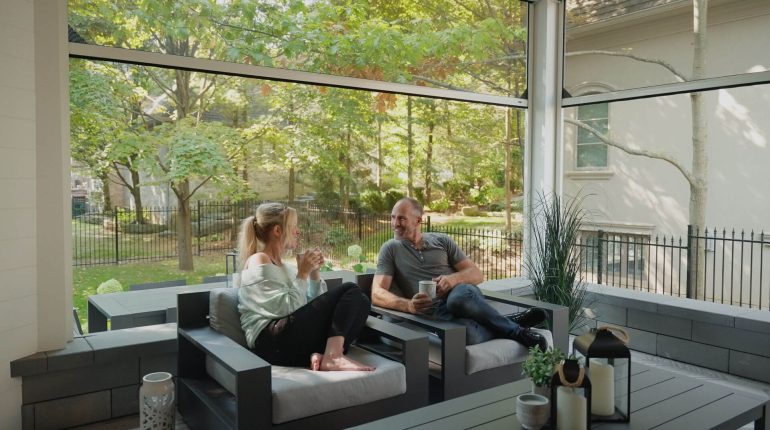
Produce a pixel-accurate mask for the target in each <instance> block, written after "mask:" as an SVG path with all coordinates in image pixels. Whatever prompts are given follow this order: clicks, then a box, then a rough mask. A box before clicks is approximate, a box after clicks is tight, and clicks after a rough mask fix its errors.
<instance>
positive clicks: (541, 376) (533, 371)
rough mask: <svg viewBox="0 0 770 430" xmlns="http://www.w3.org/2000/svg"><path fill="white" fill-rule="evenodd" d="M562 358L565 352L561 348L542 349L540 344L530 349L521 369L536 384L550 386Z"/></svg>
mask: <svg viewBox="0 0 770 430" xmlns="http://www.w3.org/2000/svg"><path fill="white" fill-rule="evenodd" d="M562 360H564V353H563V352H561V350H560V349H559V348H548V350H546V351H542V350H540V347H539V346H533V347H532V348H530V349H529V355H528V356H527V360H526V361H525V362H524V363H523V364H522V365H521V370H522V372H523V373H524V375H526V376H529V377H530V378H531V379H532V383H533V384H535V385H536V386H538V387H548V386H550V385H551V377H552V376H553V372H554V368H555V367H556V365H557V364H559V363H561V361H562Z"/></svg>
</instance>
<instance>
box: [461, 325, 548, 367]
mask: <svg viewBox="0 0 770 430" xmlns="http://www.w3.org/2000/svg"><path fill="white" fill-rule="evenodd" d="M530 330H532V331H536V332H538V333H540V334H542V335H543V337H545V340H547V341H548V345H549V346H551V347H553V336H552V335H551V332H550V331H548V330H543V329H538V328H533V329H530ZM528 354H529V351H527V348H526V347H525V346H524V345H522V344H520V343H519V342H516V341H513V340H508V339H492V340H490V341H488V342H483V343H479V344H476V345H470V346H466V347H465V373H466V374H468V375H470V374H472V373H476V372H480V371H482V370H486V369H492V368H494V367H500V366H504V365H506V364H513V363H520V362H522V361H524V360H526V359H527V355H528Z"/></svg>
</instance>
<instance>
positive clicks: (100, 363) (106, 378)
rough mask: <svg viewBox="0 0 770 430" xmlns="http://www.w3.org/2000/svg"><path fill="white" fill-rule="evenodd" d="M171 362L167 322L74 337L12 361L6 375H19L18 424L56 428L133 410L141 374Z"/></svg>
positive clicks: (173, 353)
mask: <svg viewBox="0 0 770 430" xmlns="http://www.w3.org/2000/svg"><path fill="white" fill-rule="evenodd" d="M176 367H177V342H176V324H174V323H171V324H161V325H155V326H146V327H136V328H129V329H124V330H115V331H107V332H100V333H94V334H88V335H85V336H80V337H75V338H74V339H73V340H72V342H69V343H68V344H67V346H66V347H65V348H64V349H60V350H56V351H47V352H39V353H36V354H33V355H30V356H27V357H24V358H21V359H18V360H14V361H12V362H11V377H21V378H22V407H21V413H22V427H23V428H24V429H54V428H57V429H58V428H63V427H70V426H76V425H83V424H88V423H93V422H97V421H103V420H108V419H112V418H116V417H121V416H126V415H134V414H138V413H139V386H140V385H141V380H142V376H143V375H146V374H148V373H151V372H159V371H163V372H169V373H171V374H172V375H176V373H177V372H176Z"/></svg>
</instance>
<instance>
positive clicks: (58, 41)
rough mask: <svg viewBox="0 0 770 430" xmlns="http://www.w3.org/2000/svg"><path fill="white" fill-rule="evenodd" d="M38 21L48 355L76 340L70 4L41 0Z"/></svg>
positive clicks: (39, 199)
mask: <svg viewBox="0 0 770 430" xmlns="http://www.w3.org/2000/svg"><path fill="white" fill-rule="evenodd" d="M34 21H35V64H36V67H35V94H36V96H35V117H36V135H37V138H36V142H37V144H36V169H37V174H36V180H37V181H36V182H37V189H36V190H34V192H35V195H36V207H37V210H36V214H37V220H36V223H35V224H36V228H37V313H38V315H37V323H38V350H39V351H46V350H51V349H57V348H62V347H63V346H64V344H65V343H66V342H67V341H68V340H69V339H72V322H73V319H72V244H71V242H72V240H71V233H70V230H71V226H70V222H71V221H70V219H71V218H72V215H71V208H70V207H71V190H70V151H69V75H68V68H69V58H68V51H67V1H66V0H56V1H51V0H35V1H34ZM29 192H33V190H30V191H29ZM19 287H20V288H24V286H19Z"/></svg>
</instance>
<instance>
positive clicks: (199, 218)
mask: <svg viewBox="0 0 770 430" xmlns="http://www.w3.org/2000/svg"><path fill="white" fill-rule="evenodd" d="M195 237H196V239H197V242H198V257H200V256H201V201H200V200H198V231H197V232H196V233H195Z"/></svg>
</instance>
